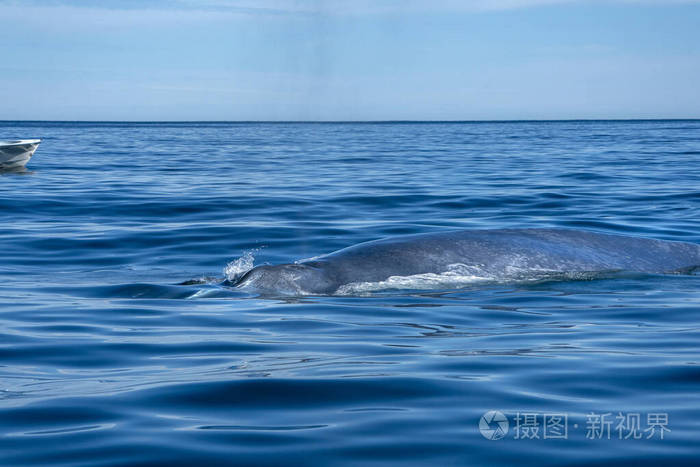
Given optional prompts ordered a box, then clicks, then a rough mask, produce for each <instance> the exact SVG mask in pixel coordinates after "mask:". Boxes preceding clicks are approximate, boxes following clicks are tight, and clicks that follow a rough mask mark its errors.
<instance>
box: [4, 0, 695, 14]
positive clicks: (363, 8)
mask: <svg viewBox="0 0 700 467" xmlns="http://www.w3.org/2000/svg"><path fill="white" fill-rule="evenodd" d="M567 4H568V5H574V4H578V5H586V4H588V5H600V6H603V5H606V4H607V5H611V4H617V5H629V6H639V5H663V6H669V5H684V4H685V5H688V4H700V0H105V1H101V2H94V1H91V0H23V1H21V2H20V1H19V0H0V7H1V6H3V5H5V6H8V5H9V6H14V7H32V6H33V7H71V8H89V9H106V10H170V11H173V10H189V11H197V10H200V11H201V10H216V11H228V12H232V13H243V14H252V15H255V14H263V15H264V14H328V15H344V14H349V15H353V14H386V13H402V12H403V13H411V12H480V11H481V12H483V11H499V10H516V9H526V8H536V7H547V6H556V5H567Z"/></svg>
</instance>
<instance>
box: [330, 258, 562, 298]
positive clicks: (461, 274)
mask: <svg viewBox="0 0 700 467" xmlns="http://www.w3.org/2000/svg"><path fill="white" fill-rule="evenodd" d="M555 274H557V273H555V271H552V270H548V269H532V268H521V267H518V266H516V265H511V266H509V267H508V268H507V271H506V272H505V274H503V273H502V274H498V275H496V274H493V273H489V272H487V271H485V270H484V269H483V268H482V267H480V266H478V265H467V264H461V263H458V264H450V265H449V266H448V269H447V271H445V272H442V273H439V274H436V273H426V274H414V275H411V276H391V277H389V278H387V279H385V280H383V281H377V282H353V283H350V284H345V285H343V286H341V287H340V288H339V289H338V290H337V291H336V294H337V295H356V294H362V293H368V292H376V291H379V290H392V289H393V290H407V289H409V290H438V289H457V288H462V287H465V286H469V285H473V284H488V283H500V282H512V281H518V282H529V281H540V280H543V279H547V278H548V277H549V278H551V277H552V276H553V275H555Z"/></svg>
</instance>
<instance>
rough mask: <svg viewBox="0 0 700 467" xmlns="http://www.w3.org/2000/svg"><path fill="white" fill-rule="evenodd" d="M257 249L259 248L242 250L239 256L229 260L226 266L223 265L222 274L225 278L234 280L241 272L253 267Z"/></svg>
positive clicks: (230, 280) (243, 272)
mask: <svg viewBox="0 0 700 467" xmlns="http://www.w3.org/2000/svg"><path fill="white" fill-rule="evenodd" d="M258 250H259V248H255V249H253V250H248V251H246V252H244V253H243V255H242V256H241V257H240V258H236V259H234V260H233V261H231V262H229V263H228V264H227V265H226V267H224V276H225V277H226V280H227V281H229V282H235V281H236V280H237V279H238V278H239V277H241V276H242V275H243V274H245V273H246V272H248V271H250V270H251V269H253V266H254V265H255V253H257V252H258Z"/></svg>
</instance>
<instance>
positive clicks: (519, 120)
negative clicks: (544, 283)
mask: <svg viewBox="0 0 700 467" xmlns="http://www.w3.org/2000/svg"><path fill="white" fill-rule="evenodd" d="M698 120H700V117H674V118H663V117H660V118H545V119H539V118H533V119H483V120H480V119H469V120H412V119H388V120H8V119H0V123H10V122H15V123H527V122H532V123H546V122H655V121H656V122H659V121H665V122H669V121H698Z"/></svg>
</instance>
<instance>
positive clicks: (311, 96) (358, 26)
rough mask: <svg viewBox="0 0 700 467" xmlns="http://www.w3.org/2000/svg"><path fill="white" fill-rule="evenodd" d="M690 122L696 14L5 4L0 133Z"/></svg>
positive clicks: (699, 87)
mask: <svg viewBox="0 0 700 467" xmlns="http://www.w3.org/2000/svg"><path fill="white" fill-rule="evenodd" d="M597 118H700V0H578V1H577V0H354V1H353V0H325V1H324V0H101V1H94V0H93V1H89V0H25V1H19V0H0V120H119V121H170V120H186V121H194V120H215V121H222V120H226V121H234V120H520V119H597Z"/></svg>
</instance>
